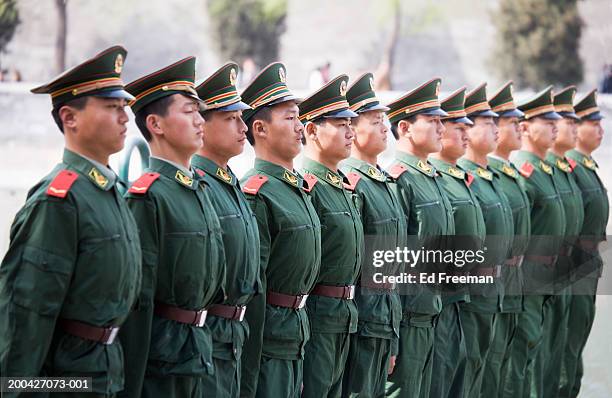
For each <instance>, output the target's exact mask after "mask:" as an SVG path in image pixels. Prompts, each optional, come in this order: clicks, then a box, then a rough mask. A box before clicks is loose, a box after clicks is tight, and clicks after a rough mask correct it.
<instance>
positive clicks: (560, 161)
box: [546, 151, 572, 173]
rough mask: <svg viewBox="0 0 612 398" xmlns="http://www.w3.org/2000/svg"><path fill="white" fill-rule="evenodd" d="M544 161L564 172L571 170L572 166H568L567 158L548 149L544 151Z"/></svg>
mask: <svg viewBox="0 0 612 398" xmlns="http://www.w3.org/2000/svg"><path fill="white" fill-rule="evenodd" d="M546 161H547V162H548V163H550V164H551V165H553V166H555V167H556V168H558V169H559V170H561V171H563V172H565V173H571V172H572V166H570V164H569V163H568V162H567V160H565V157H561V156H559V155H557V154H555V153H552V152H550V151H548V152H547V153H546Z"/></svg>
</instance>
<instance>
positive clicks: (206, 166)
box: [191, 155, 238, 186]
mask: <svg viewBox="0 0 612 398" xmlns="http://www.w3.org/2000/svg"><path fill="white" fill-rule="evenodd" d="M191 164H192V165H193V166H194V167H197V168H198V169H200V170H202V171H203V172H204V173H206V174H208V175H211V176H214V177H215V178H217V179H218V180H219V181H221V182H224V183H225V184H228V185H234V186H235V185H237V184H238V179H237V178H236V175H235V174H234V173H233V172H232V170H231V169H230V168H229V166H228V167H227V170H225V169H223V168H221V167H219V166H217V164H216V163H215V162H213V161H212V160H210V159H209V158H206V157H204V156H200V155H194V156H193V157H192V158H191Z"/></svg>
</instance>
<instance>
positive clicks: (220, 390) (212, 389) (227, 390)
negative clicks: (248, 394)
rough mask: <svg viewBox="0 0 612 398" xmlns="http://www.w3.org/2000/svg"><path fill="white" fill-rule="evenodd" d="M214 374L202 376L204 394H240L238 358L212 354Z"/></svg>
mask: <svg viewBox="0 0 612 398" xmlns="http://www.w3.org/2000/svg"><path fill="white" fill-rule="evenodd" d="M213 364H214V366H215V374H212V375H205V376H204V377H203V378H202V385H203V389H204V396H206V397H218V398H237V397H238V396H240V360H235V359H221V358H215V357H214V356H213Z"/></svg>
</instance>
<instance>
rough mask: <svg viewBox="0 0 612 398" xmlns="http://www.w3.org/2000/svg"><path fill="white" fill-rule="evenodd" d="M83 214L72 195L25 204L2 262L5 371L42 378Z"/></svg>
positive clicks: (0, 327) (0, 341) (0, 321)
mask: <svg viewBox="0 0 612 398" xmlns="http://www.w3.org/2000/svg"><path fill="white" fill-rule="evenodd" d="M78 237H79V234H78V217H77V211H76V208H75V207H74V205H72V204H71V203H70V196H69V197H68V198H65V199H58V198H53V197H41V198H39V199H35V200H32V201H31V202H29V204H26V206H25V207H24V208H22V209H21V210H20V211H19V213H18V214H17V216H16V217H15V220H14V222H13V225H12V227H11V242H10V246H9V250H8V252H7V253H6V256H5V257H4V259H3V261H2V265H1V266H0V375H2V376H4V377H6V376H40V375H41V369H42V367H43V363H44V361H45V358H46V357H47V355H48V352H49V347H50V345H51V340H52V338H53V334H54V330H55V327H56V322H57V320H58V316H59V313H60V312H61V309H62V305H63V302H64V299H65V297H66V294H67V292H68V289H69V287H70V279H71V277H72V273H73V270H74V266H75V264H76V257H77V252H78Z"/></svg>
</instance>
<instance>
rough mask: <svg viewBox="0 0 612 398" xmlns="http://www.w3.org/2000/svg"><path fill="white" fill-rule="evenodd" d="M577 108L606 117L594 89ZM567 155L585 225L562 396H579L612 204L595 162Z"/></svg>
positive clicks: (576, 258) (589, 116) (575, 257)
mask: <svg viewBox="0 0 612 398" xmlns="http://www.w3.org/2000/svg"><path fill="white" fill-rule="evenodd" d="M574 109H575V111H576V114H577V115H578V116H579V117H580V118H581V120H600V119H602V118H603V116H602V115H601V114H600V112H599V108H598V107H597V101H596V91H595V90H593V91H591V92H590V93H588V94H587V95H586V96H585V97H584V98H583V99H581V100H580V101H579V102H578V103H577V104H576V105H575V106H574ZM565 155H566V158H567V160H568V162H569V163H570V165H571V167H572V169H573V173H572V174H573V175H574V178H575V180H576V182H577V184H578V187H579V188H580V190H581V192H582V200H583V205H584V222H583V224H582V228H581V230H580V232H579V233H578V235H579V236H578V241H577V245H576V246H575V247H574V249H573V251H572V263H573V264H572V265H573V267H572V272H571V280H572V286H571V290H572V298H571V303H570V320H569V323H568V340H567V346H566V349H565V354H564V365H563V369H564V372H563V373H564V374H565V375H566V376H565V378H564V379H562V383H561V389H560V391H559V396H561V397H576V396H577V395H578V392H579V391H580V385H581V378H582V374H583V366H582V358H581V356H582V352H583V350H584V346H585V345H586V342H587V339H588V336H589V332H590V330H591V326H592V325H593V320H594V318H595V297H596V292H597V281H598V278H599V276H600V275H601V271H602V267H603V260H602V258H601V255H600V253H599V250H598V247H597V246H598V244H599V242H601V241H603V240H605V239H606V238H605V236H606V225H607V224H608V216H609V211H610V204H609V202H608V195H607V190H606V188H605V187H604V186H603V183H602V181H601V178H599V176H598V174H597V168H598V166H597V163H596V162H595V160H593V158H592V157H591V156H588V155H585V154H583V153H581V152H579V151H578V150H576V149H572V150H570V151H568V152H567V153H566V154H565Z"/></svg>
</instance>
